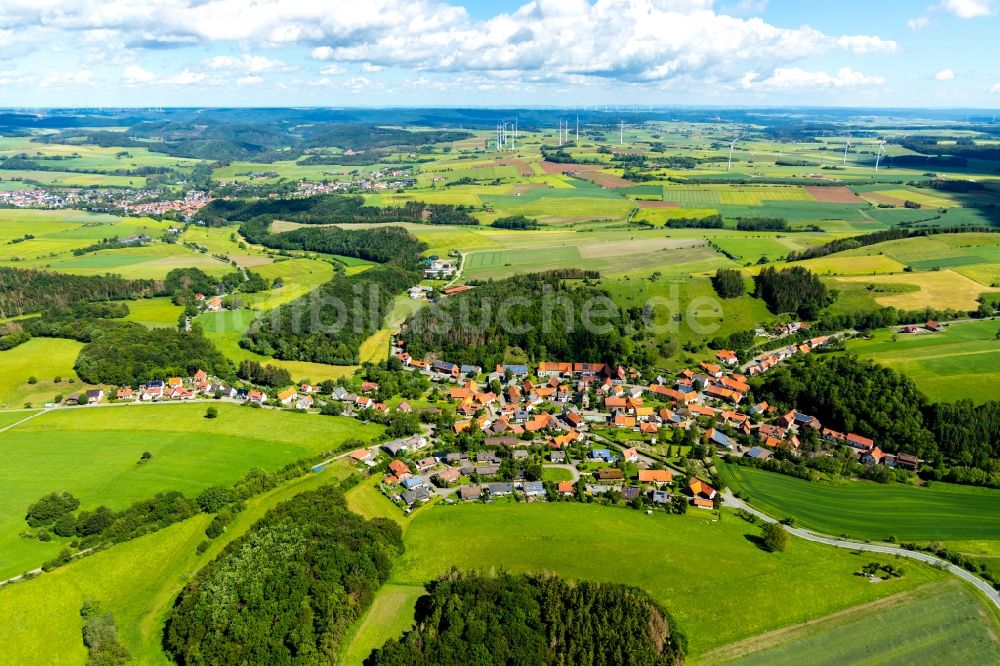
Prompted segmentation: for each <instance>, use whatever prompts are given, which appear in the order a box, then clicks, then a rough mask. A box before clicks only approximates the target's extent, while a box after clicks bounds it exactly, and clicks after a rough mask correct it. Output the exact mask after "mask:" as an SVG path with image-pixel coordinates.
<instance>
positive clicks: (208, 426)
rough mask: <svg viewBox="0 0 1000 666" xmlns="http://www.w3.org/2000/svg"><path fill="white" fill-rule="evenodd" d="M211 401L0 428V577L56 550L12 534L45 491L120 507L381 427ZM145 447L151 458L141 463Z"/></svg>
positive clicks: (190, 489)
mask: <svg viewBox="0 0 1000 666" xmlns="http://www.w3.org/2000/svg"><path fill="white" fill-rule="evenodd" d="M215 406H216V407H217V409H218V410H219V417H218V418H216V419H206V418H204V415H205V408H206V405H205V404H204V403H202V404H190V403H189V404H176V403H164V404H157V405H138V406H136V405H121V406H108V407H96V406H90V407H82V408H76V409H60V410H57V411H53V412H48V413H45V414H42V415H40V416H37V417H35V418H33V419H31V420H29V421H27V422H25V423H23V424H21V425H19V426H16V427H14V428H11V429H9V430H6V431H4V432H0V489H2V490H0V550H2V551H3V552H4V556H3V557H2V558H0V578H6V577H9V576H13V575H16V574H18V573H21V572H23V571H26V570H28V569H32V568H34V567H36V566H38V565H40V564H41V563H42V562H44V561H45V560H47V559H49V558H51V557H53V556H54V555H55V554H56V553H57V552H58V551H59V549H60V548H61V546H62V544H61V542H60V539H58V538H56V539H54V540H53V541H51V542H48V543H43V542H40V541H36V540H32V539H25V538H21V537H19V536H18V534H19V533H20V532H21V531H23V530H24V529H25V528H26V527H27V526H26V523H25V522H24V512H25V510H26V509H27V507H28V505H29V504H31V503H32V502H33V501H35V500H37V499H38V498H39V497H42V496H43V495H46V494H48V493H50V492H53V491H61V490H66V491H68V492H70V493H72V494H73V495H75V496H76V497H77V498H79V499H80V502H81V508H83V509H92V508H95V507H97V506H99V505H101V504H104V505H106V506H108V507H110V508H113V509H121V508H124V507H126V506H128V505H129V504H130V503H131V502H133V501H136V500H138V499H142V498H145V497H150V496H152V495H155V494H156V493H158V492H165V491H169V490H178V491H181V492H183V493H184V494H185V495H187V496H192V495H196V494H197V493H198V492H200V491H201V490H202V489H204V488H206V487H207V486H211V485H219V484H221V485H228V484H231V483H233V482H235V481H236V480H238V479H239V478H240V477H241V476H242V475H243V474H245V473H246V472H247V471H248V470H249V469H250V468H252V467H260V468H262V469H265V470H275V469H278V468H280V467H282V466H284V465H286V464H287V463H290V462H292V461H295V460H298V459H300V458H304V457H307V456H312V455H315V454H318V453H322V452H325V451H331V450H336V449H338V448H340V447H341V445H342V443H343V442H344V441H345V440H347V439H360V440H363V441H372V440H376V439H378V438H379V437H380V435H381V433H382V428H381V426H378V425H376V424H369V425H364V424H362V423H361V422H359V421H356V420H354V419H350V418H347V417H343V418H341V417H320V416H316V415H306V414H294V413H291V412H278V411H274V410H264V409H249V408H245V407H239V406H235V405H232V404H228V403H218V404H216V405H215ZM146 451H148V452H150V453H152V454H153V458H152V460H151V461H150V462H148V463H146V464H143V465H138V464H137V462H138V460H139V457H140V456H141V455H142V454H143V452H146Z"/></svg>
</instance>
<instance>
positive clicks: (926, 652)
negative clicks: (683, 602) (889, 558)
mask: <svg viewBox="0 0 1000 666" xmlns="http://www.w3.org/2000/svg"><path fill="white" fill-rule="evenodd" d="M885 601H886V603H885V604H879V603H878V602H876V603H875V604H872V608H871V609H870V610H869V609H867V608H866V609H858V610H859V611H862V610H863V611H864V612H858V613H848V614H842V615H837V616H835V617H832V618H829V619H823V620H820V621H819V622H818V623H816V624H814V625H810V626H807V627H802V628H797V630H792V631H791V632H789V635H781V636H774V637H773V638H774V640H773V641H771V640H768V639H769V638H771V637H770V636H767V635H765V636H763V637H760V639H751V641H748V642H747V643H749V645H748V644H746V643H737V644H735V645H734V646H726V648H723V649H722V650H720V651H719V655H718V656H719V657H722V658H720V659H718V661H716V660H715V659H706V663H725V664H731V665H732V666H737V665H738V666H781V665H787V666H793V665H797V664H810V665H812V666H824V665H829V666H836V665H839V664H862V663H878V664H887V665H888V664H898V665H899V666H909V665H910V664H964V665H965V666H977V665H982V666H989V665H992V664H996V663H1000V647H998V639H997V629H998V622H997V618H996V613H995V612H992V611H990V610H989V609H987V608H985V604H984V601H983V600H982V599H981V598H979V597H977V596H976V594H975V593H974V592H973V591H972V590H971V589H969V588H967V587H965V586H963V585H962V584H961V583H959V582H957V581H950V582H948V583H943V584H937V585H928V586H925V587H922V588H920V589H917V590H914V591H913V592H912V593H903V594H900V595H897V596H896V597H890V598H889V599H887V600H885ZM727 648H729V650H727ZM761 648H763V649H761ZM748 652H749V654H748ZM737 655H740V656H737ZM729 657H734V658H729Z"/></svg>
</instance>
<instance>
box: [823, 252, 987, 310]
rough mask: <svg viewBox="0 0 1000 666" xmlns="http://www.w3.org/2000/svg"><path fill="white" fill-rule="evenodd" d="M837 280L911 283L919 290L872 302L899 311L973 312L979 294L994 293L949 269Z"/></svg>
mask: <svg viewBox="0 0 1000 666" xmlns="http://www.w3.org/2000/svg"><path fill="white" fill-rule="evenodd" d="M803 263H804V262H803ZM838 281H843V282H872V283H875V284H912V285H916V286H917V287H919V291H910V292H905V293H897V294H889V295H885V296H876V297H875V302H876V303H878V304H879V305H884V306H889V307H894V308H900V309H901V310H916V309H918V308H923V307H932V308H961V309H968V310H974V309H975V308H976V306H978V305H979V304H978V302H977V301H976V299H977V298H978V297H979V295H980V294H983V293H985V292H996V291H997V290H996V289H989V288H986V287H983V285H981V284H979V283H978V282H975V281H973V280H970V279H969V278H967V277H965V276H964V275H960V274H959V273H956V272H955V271H951V270H942V271H927V272H914V273H899V274H895V275H879V276H878V277H877V278H874V277H869V276H859V277H845V278H839V280H838Z"/></svg>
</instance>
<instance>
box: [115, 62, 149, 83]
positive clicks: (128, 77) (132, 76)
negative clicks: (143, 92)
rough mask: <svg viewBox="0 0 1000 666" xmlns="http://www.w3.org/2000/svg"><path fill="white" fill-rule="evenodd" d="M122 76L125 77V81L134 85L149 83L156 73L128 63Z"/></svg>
mask: <svg viewBox="0 0 1000 666" xmlns="http://www.w3.org/2000/svg"><path fill="white" fill-rule="evenodd" d="M122 78H123V79H125V83H127V84H129V85H135V84H137V83H150V82H152V81H153V80H154V79H156V75H155V74H153V73H152V72H151V71H149V70H148V69H143V68H142V67H140V66H139V65H129V66H128V67H126V68H125V70H124V71H123V72H122Z"/></svg>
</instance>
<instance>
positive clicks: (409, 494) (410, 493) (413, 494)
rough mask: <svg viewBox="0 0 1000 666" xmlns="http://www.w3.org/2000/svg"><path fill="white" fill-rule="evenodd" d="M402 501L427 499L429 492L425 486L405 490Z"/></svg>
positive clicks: (412, 501) (409, 501) (410, 502)
mask: <svg viewBox="0 0 1000 666" xmlns="http://www.w3.org/2000/svg"><path fill="white" fill-rule="evenodd" d="M402 497H403V501H404V502H406V503H407V504H413V503H414V502H419V501H421V500H428V499H430V498H431V494H430V492H428V491H427V489H426V488H423V487H421V488H414V489H413V490H407V491H405V492H404V493H403V495H402Z"/></svg>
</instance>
